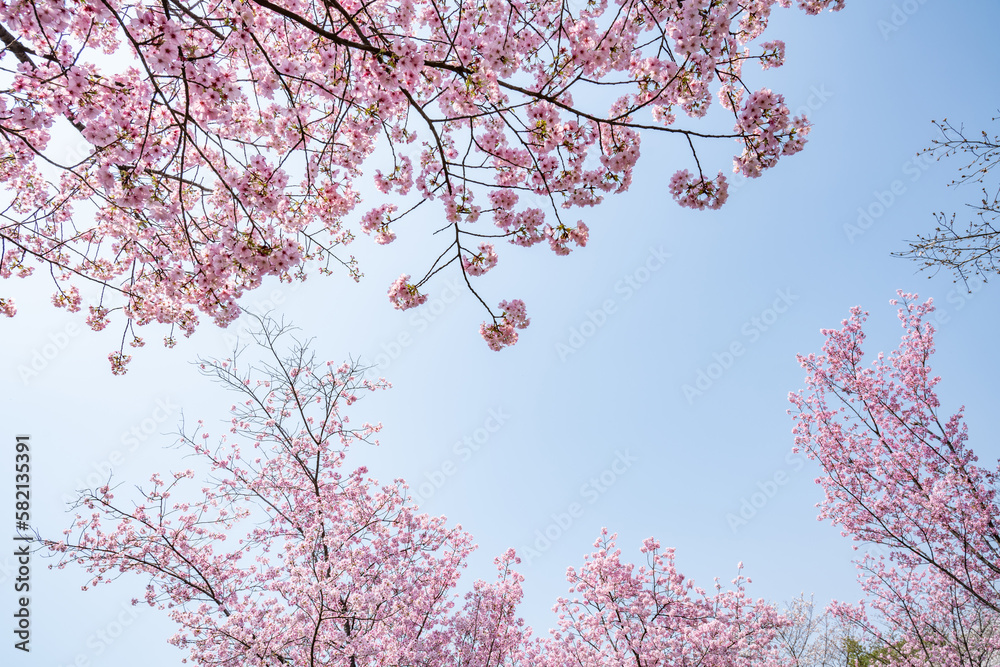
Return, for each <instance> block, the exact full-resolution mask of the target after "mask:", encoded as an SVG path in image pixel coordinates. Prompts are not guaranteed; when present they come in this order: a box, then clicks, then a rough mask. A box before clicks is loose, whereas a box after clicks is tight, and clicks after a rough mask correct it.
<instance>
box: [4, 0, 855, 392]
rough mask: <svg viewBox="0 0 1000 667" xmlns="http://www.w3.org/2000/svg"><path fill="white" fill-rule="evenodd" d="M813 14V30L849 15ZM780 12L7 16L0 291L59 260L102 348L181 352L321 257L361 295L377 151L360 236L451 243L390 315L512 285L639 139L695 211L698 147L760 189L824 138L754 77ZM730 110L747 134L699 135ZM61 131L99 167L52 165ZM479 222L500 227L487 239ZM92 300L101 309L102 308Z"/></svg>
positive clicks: (509, 335)
mask: <svg viewBox="0 0 1000 667" xmlns="http://www.w3.org/2000/svg"><path fill="white" fill-rule="evenodd" d="M798 4H799V6H800V7H801V8H802V9H803V10H805V11H806V12H807V13H810V14H816V13H819V12H820V11H822V10H823V9H826V8H830V9H834V10H837V9H840V8H841V7H842V6H843V0H799V3H798ZM775 5H779V6H782V7H787V6H790V5H791V0H685V1H683V2H682V1H681V0H654V1H653V2H649V1H644V0H618V1H617V2H616V3H608V2H607V0H599V1H598V0H590V1H589V2H587V3H586V4H585V5H581V6H579V7H575V6H574V5H573V4H572V3H570V2H565V1H563V0H558V1H557V0H542V1H532V2H522V1H521V0H388V1H387V0H373V1H371V2H358V1H357V0H322V1H320V0H222V1H221V2H217V3H204V2H197V1H195V0H163V1H162V2H146V1H142V0H80V1H74V2H67V1H66V0H11V1H9V2H5V3H3V4H2V5H0V38H2V40H3V47H2V50H0V65H2V66H3V71H4V72H5V74H6V76H4V77H3V79H2V83H0V85H2V88H0V182H2V183H3V184H4V188H5V189H6V190H7V192H8V194H7V199H6V201H5V203H4V209H3V221H2V225H0V248H2V259H0V275H2V276H3V277H9V276H12V275H20V276H25V275H28V274H30V273H31V272H32V271H33V270H34V268H36V267H37V266H39V265H41V266H42V267H43V268H45V269H47V270H48V272H49V273H50V274H51V276H52V279H53V281H54V283H55V294H54V296H53V301H54V303H55V304H56V305H57V306H62V307H66V308H68V309H69V310H71V311H77V310H80V309H82V308H83V307H84V306H86V307H88V308H89V310H90V317H89V319H88V322H89V324H90V325H91V326H92V327H94V328H95V329H100V328H103V327H104V326H106V325H107V324H108V321H109V320H108V317H109V314H110V312H111V311H117V310H119V309H120V310H121V312H122V314H123V315H124V335H123V344H124V342H125V339H126V338H127V337H128V336H129V335H130V334H131V336H132V338H133V339H135V340H139V336H138V335H137V334H136V332H135V331H134V329H135V327H137V326H141V325H145V324H148V323H151V322H160V323H164V324H168V325H170V327H171V334H170V335H169V336H168V337H167V342H168V344H170V342H171V341H172V340H173V337H172V336H173V333H172V332H173V328H175V327H176V328H178V329H180V330H181V331H182V332H184V333H185V334H190V333H191V332H192V331H193V330H194V329H195V327H196V326H197V325H198V322H199V317H200V315H207V316H209V317H211V318H213V319H214V320H215V322H216V323H217V324H219V325H221V326H225V325H227V324H228V323H230V322H232V321H233V320H234V319H235V318H236V317H238V315H239V314H240V308H239V305H238V300H239V298H240V297H241V295H243V294H244V293H245V292H246V291H247V290H252V289H254V288H256V287H257V286H259V285H260V283H261V280H262V279H263V278H264V277H265V276H268V275H274V276H279V277H280V278H281V279H283V280H292V279H293V278H298V279H304V278H305V275H306V273H305V272H306V270H307V264H309V262H310V261H315V262H316V263H318V264H319V265H320V268H319V271H321V272H328V271H329V270H330V266H331V264H335V263H337V262H340V263H342V264H343V265H344V266H346V267H347V269H348V270H349V271H350V272H351V273H352V274H353V275H354V276H355V278H357V277H358V276H359V275H360V272H359V269H358V267H357V265H356V262H355V260H354V258H353V257H351V256H348V257H347V258H344V257H342V256H341V255H338V254H337V252H338V250H337V249H338V246H341V245H344V244H346V243H348V242H349V241H351V240H352V239H353V238H354V231H353V227H352V226H351V225H349V224H348V222H349V219H350V218H351V215H352V214H353V212H354V211H355V209H356V208H358V206H359V205H360V204H361V199H360V196H359V193H358V190H357V189H356V186H357V179H358V178H359V177H360V176H361V175H362V172H361V167H362V164H363V163H364V162H365V160H366V159H367V158H369V157H370V156H372V155H373V151H374V150H375V148H376V144H377V143H378V142H379V141H382V142H383V146H384V150H383V151H382V152H381V153H379V154H377V155H376V157H381V158H383V162H384V164H383V165H382V166H381V168H380V169H376V170H375V171H374V172H373V176H374V180H375V185H376V186H377V187H378V189H379V190H381V192H383V193H385V194H386V195H393V197H394V199H393V200H392V201H384V202H383V201H380V202H378V203H376V204H374V205H370V206H367V207H364V210H363V211H362V212H361V213H360V216H359V220H360V222H359V227H360V229H361V230H362V231H363V232H365V233H366V234H370V235H372V236H373V237H374V239H375V241H376V242H378V243H389V242H391V241H393V239H394V238H395V236H396V232H395V230H396V229H397V228H398V227H399V225H400V224H401V220H402V219H403V218H404V217H405V216H406V214H407V213H410V212H411V211H413V210H414V209H416V208H419V207H421V206H424V205H425V203H426V202H432V201H434V202H437V205H438V206H440V216H441V219H442V220H441V222H442V226H441V229H440V230H439V231H445V230H448V234H447V235H446V237H445V238H446V241H445V243H446V246H445V247H444V249H443V251H442V253H441V255H440V256H439V257H438V258H437V259H436V260H435V261H434V262H433V263H432V264H431V266H430V268H429V269H427V271H426V272H425V273H424V274H423V275H422V277H420V278H419V279H416V280H411V279H410V277H409V276H408V275H406V274H404V275H403V276H402V277H401V278H400V280H399V281H397V282H396V284H394V285H393V287H392V289H390V292H389V296H390V299H391V300H392V302H393V303H394V305H396V307H399V308H407V307H412V306H414V305H418V304H419V303H420V302H421V298H420V293H419V290H420V288H421V287H422V286H423V285H424V284H425V283H426V282H427V280H428V279H430V278H431V277H432V276H433V275H434V274H435V273H437V272H438V271H440V270H442V269H443V268H444V267H445V266H448V265H451V264H454V265H455V270H458V271H461V272H462V274H463V277H464V278H465V281H466V284H467V285H468V286H469V289H470V290H472V291H473V292H474V293H476V291H475V289H473V287H472V283H471V282H470V281H469V278H470V277H473V276H478V275H481V274H483V273H485V272H486V271H489V270H490V269H492V268H493V267H494V266H496V264H497V253H496V245H495V243H496V242H497V241H506V242H508V243H512V244H515V245H521V246H531V245H535V244H538V243H542V242H545V243H547V244H548V245H549V247H550V248H551V249H552V250H553V251H555V252H556V253H557V254H566V253H568V252H569V251H570V249H571V247H573V246H582V245H584V244H585V243H586V242H587V239H588V228H587V226H586V225H585V224H584V223H582V222H570V221H568V220H567V219H566V215H567V213H566V211H567V210H568V209H572V208H577V207H586V206H593V205H595V204H597V203H599V202H600V201H601V199H602V197H603V195H604V194H606V193H611V192H621V191H623V190H625V189H627V188H628V187H629V184H630V183H631V181H632V169H633V167H634V165H635V163H636V160H637V158H638V157H639V148H640V134H641V132H647V131H653V132H664V133H667V134H669V135H671V136H674V137H676V138H677V139H678V140H679V142H680V145H681V146H682V147H683V149H684V151H685V152H689V158H688V159H687V160H685V162H686V163H687V168H682V169H680V170H679V171H677V172H676V173H675V174H674V175H673V176H672V177H671V178H670V184H669V189H670V192H671V193H672V195H673V196H674V198H675V199H676V200H677V201H678V202H679V203H680V204H681V205H684V206H689V207H693V208H718V207H719V206H721V205H722V204H723V203H724V202H725V200H726V197H727V185H726V179H725V176H724V175H723V174H722V172H721V171H720V172H719V173H718V174H717V175H715V176H712V175H711V174H710V173H707V172H706V171H705V169H704V168H703V166H702V164H701V162H700V161H699V159H698V154H697V152H696V147H697V146H698V145H700V144H702V143H704V142H706V141H710V140H718V139H722V140H728V141H733V140H735V142H736V144H737V154H736V156H735V159H734V165H735V170H736V171H739V172H741V173H742V174H744V175H746V176H748V177H757V176H759V175H760V174H761V172H762V171H763V170H765V169H768V168H770V167H772V166H774V165H775V164H776V162H777V161H778V159H779V158H780V157H781V156H783V155H789V154H792V153H795V152H797V151H799V150H800V149H801V148H802V146H803V144H804V141H805V135H806V134H807V132H808V130H809V125H808V123H807V121H806V120H805V118H802V117H795V118H792V117H790V114H789V110H788V107H787V106H786V105H785V102H784V98H783V97H782V95H780V94H779V93H776V92H772V91H770V90H767V89H754V88H752V87H751V86H750V85H749V83H748V82H747V79H746V77H747V73H746V72H745V71H744V65H745V64H747V63H748V62H751V63H754V61H756V62H755V63H754V64H758V65H759V66H761V67H762V68H764V69H767V68H770V67H775V66H779V65H781V64H782V62H783V60H784V55H785V47H784V43H783V42H781V41H780V40H770V41H765V42H759V40H758V38H760V37H761V35H762V34H763V33H764V31H765V29H766V28H767V25H768V19H769V16H770V13H771V11H772V9H773V8H774V7H775ZM715 97H717V98H718V100H719V103H720V104H721V106H722V107H723V109H724V110H726V111H727V112H728V113H731V114H732V118H733V121H732V122H733V124H732V126H731V127H732V130H731V131H723V132H721V133H707V132H701V131H698V130H696V129H690V127H688V125H689V124H690V123H689V121H690V120H692V119H699V118H701V117H703V116H705V114H706V113H707V112H708V110H709V107H710V105H711V103H712V100H713V98H715ZM54 132H59V133H60V135H59V136H65V133H72V134H75V135H77V136H78V137H80V141H81V145H82V146H83V147H84V148H82V149H81V150H79V151H78V152H75V153H71V154H70V155H66V154H62V155H60V154H58V153H59V151H57V150H55V146H53V136H54V134H53V133H54ZM393 202H395V203H393ZM484 214H485V216H486V217H487V218H488V219H490V220H492V222H493V223H494V225H495V226H494V227H492V231H490V229H491V228H488V227H487V228H481V227H474V225H475V223H477V221H479V220H480V218H481V217H482V216H483V215H484ZM473 229H475V230H476V231H473ZM484 238H486V239H490V238H492V239H494V240H493V241H492V242H491V241H489V240H487V241H483V239H484ZM476 244H478V247H473V246H474V245H476ZM84 283H95V284H97V285H99V286H100V287H101V288H102V289H101V297H100V298H99V299H97V301H96V302H95V303H86V304H85V303H84V302H83V300H82V297H81V294H80V291H79V286H81V285H82V284H84ZM476 295H477V297H478V293H476ZM116 297H117V298H116ZM479 300H480V301H481V302H482V303H483V306H484V307H485V308H486V310H487V312H488V317H487V321H486V322H485V323H484V324H483V327H482V332H483V336H484V337H485V338H486V340H487V341H488V342H489V344H490V346H491V347H494V348H499V347H502V346H504V345H508V344H511V343H513V342H514V341H515V340H516V337H517V334H516V332H515V331H514V329H515V328H521V327H522V325H526V323H527V319H526V318H525V317H524V314H523V309H522V308H521V305H519V304H520V302H519V301H517V300H513V301H509V303H508V307H504V306H501V307H500V312H499V313H496V312H494V310H493V309H492V308H490V307H489V306H488V305H487V304H486V301H485V300H483V299H482V298H480V299H479ZM0 310H2V311H3V312H4V313H5V314H7V315H13V313H14V311H15V308H14V305H13V303H12V301H10V300H9V299H7V300H3V301H0ZM137 344H138V343H137ZM117 355H118V357H117V360H118V366H117V369H116V370H118V371H119V372H120V371H122V370H123V369H124V363H125V362H126V361H127V355H125V354H124V350H123V349H119V350H118V353H117Z"/></svg>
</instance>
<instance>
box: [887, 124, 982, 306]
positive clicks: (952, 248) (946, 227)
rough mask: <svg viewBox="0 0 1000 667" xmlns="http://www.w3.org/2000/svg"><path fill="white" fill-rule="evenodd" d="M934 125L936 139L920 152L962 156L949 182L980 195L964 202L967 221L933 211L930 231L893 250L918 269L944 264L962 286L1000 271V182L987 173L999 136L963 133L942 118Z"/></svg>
mask: <svg viewBox="0 0 1000 667" xmlns="http://www.w3.org/2000/svg"><path fill="white" fill-rule="evenodd" d="M993 120H994V121H996V120H997V119H995V118H994V119H993ZM935 124H936V125H937V127H938V130H940V132H941V138H940V139H938V140H935V141H934V145H933V146H931V148H929V149H927V151H926V152H928V153H929V154H931V155H937V158H938V159H941V158H947V157H952V156H961V157H962V158H963V159H965V160H967V162H966V164H964V165H963V166H961V167H959V170H958V178H957V179H955V180H953V181H952V182H951V185H962V184H966V183H976V184H979V185H981V193H982V197H981V198H980V199H979V201H975V202H970V203H969V204H968V206H969V208H970V209H972V211H973V217H972V219H971V220H969V221H968V222H967V223H959V222H956V218H957V216H956V214H954V213H953V214H951V215H946V214H945V213H936V214H935V215H934V217H935V219H936V220H937V224H938V226H937V227H935V228H934V232H933V233H932V234H930V235H927V236H918V237H917V240H916V241H912V242H910V248H909V250H907V251H904V252H901V253H897V254H898V255H899V256H901V257H909V258H911V259H914V260H916V261H918V262H920V263H921V264H922V265H923V266H922V268H924V269H928V270H931V271H933V272H935V273H936V272H937V271H939V270H940V269H947V270H949V271H951V272H952V273H953V274H954V275H955V281H956V282H957V281H958V280H961V281H962V282H963V283H964V284H965V285H966V287H968V285H969V279H970V278H973V279H981V280H983V281H986V280H988V279H989V277H990V276H991V275H993V274H996V273H1000V230H998V229H997V222H996V220H997V216H998V215H1000V183H996V182H993V180H992V179H990V178H989V175H990V172H991V171H993V170H994V169H995V168H996V167H997V165H998V164H1000V136H997V135H992V136H990V135H989V134H988V133H987V132H986V131H985V130H982V131H980V133H979V134H978V135H972V136H966V132H965V128H964V127H963V126H962V125H959V126H957V127H956V126H955V125H954V124H952V123H951V122H949V121H948V119H945V120H943V121H941V122H939V123H935ZM994 176H995V174H994Z"/></svg>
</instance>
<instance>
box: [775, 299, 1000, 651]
mask: <svg viewBox="0 0 1000 667" xmlns="http://www.w3.org/2000/svg"><path fill="white" fill-rule="evenodd" d="M893 304H898V305H899V306H900V308H899V319H900V322H901V323H902V326H903V329H904V334H903V337H902V340H901V342H900V344H899V347H898V348H897V349H896V350H893V352H892V353H891V354H890V355H888V356H887V357H886V356H884V355H882V354H879V355H878V357H877V359H876V360H875V361H874V362H873V363H872V364H871V365H865V364H864V363H863V357H864V351H863V343H864V340H865V333H864V330H863V326H864V323H865V320H866V317H867V313H863V312H862V311H861V309H860V308H853V309H852V310H851V316H850V318H848V319H846V320H844V322H843V326H842V328H840V329H835V330H824V331H823V334H824V335H825V336H826V337H827V341H826V344H825V345H824V346H823V354H822V355H815V354H810V355H808V356H800V357H799V360H800V362H801V363H802V366H803V368H805V369H806V370H807V371H808V373H809V375H808V377H807V379H806V390H805V391H803V392H798V393H795V394H791V396H790V400H791V402H792V403H793V405H794V406H795V414H794V418H795V421H796V425H795V430H794V432H795V442H796V447H797V448H799V449H802V450H803V451H805V452H806V454H807V455H809V456H810V457H811V458H813V459H815V460H817V461H818V462H819V463H820V465H821V467H822V469H823V476H822V477H820V478H819V479H818V480H817V481H818V482H819V483H820V484H822V486H823V489H824V490H825V492H826V498H825V500H824V501H823V503H822V504H821V506H820V507H821V509H822V513H821V515H820V518H826V519H830V520H831V521H832V522H833V523H834V524H836V525H839V526H841V527H842V529H843V531H844V533H845V534H848V535H850V536H851V537H852V538H853V539H855V540H857V541H859V542H862V543H867V544H869V545H875V546H876V548H877V549H878V551H877V552H876V553H873V554H871V553H870V554H868V555H866V556H865V557H864V558H863V559H861V560H860V561H859V563H858V567H859V568H860V569H861V570H862V572H863V573H864V575H863V577H862V585H863V588H864V590H865V591H866V592H867V593H868V603H867V604H866V605H860V606H851V605H843V604H842V605H838V606H836V607H835V610H836V611H837V613H838V614H839V615H840V616H841V618H843V619H845V620H846V621H847V622H849V623H851V624H853V625H855V626H857V627H859V628H861V629H863V630H864V631H865V632H866V633H867V634H869V635H871V636H872V637H874V638H875V639H876V640H877V641H878V642H879V643H880V644H881V645H882V647H883V648H884V649H886V650H888V651H889V652H890V653H892V655H893V660H892V661H891V664H893V665H896V664H900V665H960V664H961V665H986V664H995V660H996V657H997V656H1000V625H998V623H1000V506H998V504H997V497H996V487H997V471H995V470H991V469H988V468H983V467H982V466H980V465H979V464H978V463H977V461H978V459H977V457H976V455H975V453H974V452H973V451H972V449H971V448H970V447H969V446H968V444H967V441H968V432H967V429H966V426H965V424H964V423H963V420H962V416H963V409H961V408H960V409H959V410H958V411H957V412H955V413H954V414H952V415H951V416H950V417H947V416H945V415H944V414H942V413H941V405H940V401H939V400H938V397H937V389H936V387H937V384H938V382H939V381H940V378H939V377H937V376H935V375H934V374H933V373H932V371H931V367H930V357H931V354H933V352H934V327H933V325H932V324H931V322H930V321H928V320H929V316H930V314H932V313H933V311H934V306H933V303H932V302H931V301H930V300H928V301H927V302H925V303H918V302H917V300H916V296H915V295H912V294H904V293H902V292H901V293H900V298H899V300H897V301H893Z"/></svg>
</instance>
